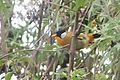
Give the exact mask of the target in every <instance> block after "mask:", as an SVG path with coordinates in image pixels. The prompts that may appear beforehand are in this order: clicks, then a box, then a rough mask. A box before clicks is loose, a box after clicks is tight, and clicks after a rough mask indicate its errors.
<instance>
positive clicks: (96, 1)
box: [0, 0, 120, 80]
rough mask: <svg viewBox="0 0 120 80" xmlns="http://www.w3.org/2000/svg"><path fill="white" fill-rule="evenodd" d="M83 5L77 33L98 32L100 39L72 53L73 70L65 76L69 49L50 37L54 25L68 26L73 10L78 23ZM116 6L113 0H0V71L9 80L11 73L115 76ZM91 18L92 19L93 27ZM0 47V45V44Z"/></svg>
mask: <svg viewBox="0 0 120 80" xmlns="http://www.w3.org/2000/svg"><path fill="white" fill-rule="evenodd" d="M89 3H91V4H90V5H91V7H90V9H89V12H88V13H87V16H86V17H85V20H84V21H83V25H82V27H81V29H82V30H81V31H82V32H83V33H85V34H86V33H88V32H89V31H91V32H93V33H99V34H101V37H100V38H98V39H95V41H94V43H92V44H90V46H88V47H86V48H89V49H90V51H88V49H86V50H85V51H84V50H80V51H76V55H75V59H74V63H75V65H74V71H72V72H71V74H70V76H68V75H67V71H68V70H67V69H68V66H67V64H68V62H69V59H68V57H69V54H68V52H69V49H66V48H65V47H64V46H59V45H57V44H56V43H54V40H53V39H52V37H51V35H52V34H53V33H54V32H55V31H56V30H59V29H64V28H68V27H70V28H71V29H73V26H74V24H75V13H76V12H79V15H81V17H80V18H79V22H78V23H79V24H81V23H80V20H81V18H82V17H83V16H84V14H83V13H82V12H83V11H84V10H85V9H86V7H87V6H88V5H89ZM19 6H20V7H19ZM119 8H120V1H119V0H90V1H88V0H47V1H41V0H32V1H29V2H26V3H25V2H24V1H23V0H20V1H19V0H14V1H12V0H0V15H3V17H4V27H5V35H4V36H7V37H5V45H7V47H6V49H7V51H6V52H7V54H5V55H2V54H3V53H2V49H1V48H0V74H2V73H4V72H5V76H4V78H5V80H10V79H11V77H12V76H13V74H14V75H16V76H17V78H18V79H20V80H29V79H32V80H40V79H41V78H42V77H44V78H47V79H48V80H50V79H52V80H60V79H61V80H62V79H63V78H69V77H70V78H71V80H85V79H91V80H112V79H115V80H120V78H119V76H120V70H119V69H120V68H119V65H120V59H119V56H120V34H119V32H120V9H119ZM18 9H19V10H18ZM42 10H43V11H42ZM41 13H43V14H41ZM92 20H96V23H97V24H96V25H95V26H92ZM71 31H72V30H71ZM0 37H1V35H0ZM0 39H1V38H0ZM0 43H1V42H0ZM0 47H3V46H1V44H0ZM86 51H87V52H86ZM22 70H23V71H22ZM45 73H46V74H45ZM44 74H45V75H44Z"/></svg>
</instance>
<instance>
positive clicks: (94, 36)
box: [87, 33, 101, 43]
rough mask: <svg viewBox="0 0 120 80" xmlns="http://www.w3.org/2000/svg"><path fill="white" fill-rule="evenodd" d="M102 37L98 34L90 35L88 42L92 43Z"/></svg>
mask: <svg viewBox="0 0 120 80" xmlns="http://www.w3.org/2000/svg"><path fill="white" fill-rule="evenodd" d="M100 36H101V35H100V34H97V33H96V34H93V33H89V34H88V35H87V38H88V42H89V43H92V42H93V40H94V39H95V38H99V37H100Z"/></svg>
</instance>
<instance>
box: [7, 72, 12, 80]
mask: <svg viewBox="0 0 120 80" xmlns="http://www.w3.org/2000/svg"><path fill="white" fill-rule="evenodd" d="M12 75H13V73H12V72H8V73H7V74H6V75H5V80H11V77H12Z"/></svg>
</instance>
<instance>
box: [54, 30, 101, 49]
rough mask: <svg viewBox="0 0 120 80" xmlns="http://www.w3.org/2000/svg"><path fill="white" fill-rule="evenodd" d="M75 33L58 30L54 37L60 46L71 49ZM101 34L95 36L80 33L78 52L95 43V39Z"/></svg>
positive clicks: (77, 42) (77, 44)
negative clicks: (66, 46)
mask: <svg viewBox="0 0 120 80" xmlns="http://www.w3.org/2000/svg"><path fill="white" fill-rule="evenodd" d="M72 35H73V32H72V31H66V30H64V29H63V30H58V31H56V32H55V33H54V34H53V35H52V37H53V38H54V39H55V41H56V43H57V44H58V45H60V46H65V45H68V48H70V44H71V39H72ZM100 36H101V35H100V34H97V33H96V34H93V33H88V34H84V33H80V34H79V35H78V36H77V41H76V50H79V49H82V48H85V47H87V46H88V45H89V44H92V43H93V40H94V38H99V37H100Z"/></svg>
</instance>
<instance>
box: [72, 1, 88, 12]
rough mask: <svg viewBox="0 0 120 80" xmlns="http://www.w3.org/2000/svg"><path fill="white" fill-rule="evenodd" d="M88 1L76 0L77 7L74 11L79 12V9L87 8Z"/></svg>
mask: <svg viewBox="0 0 120 80" xmlns="http://www.w3.org/2000/svg"><path fill="white" fill-rule="evenodd" d="M85 4H86V0H76V1H75V6H74V7H73V10H74V11H77V10H78V9H79V8H81V7H83V6H85Z"/></svg>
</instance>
